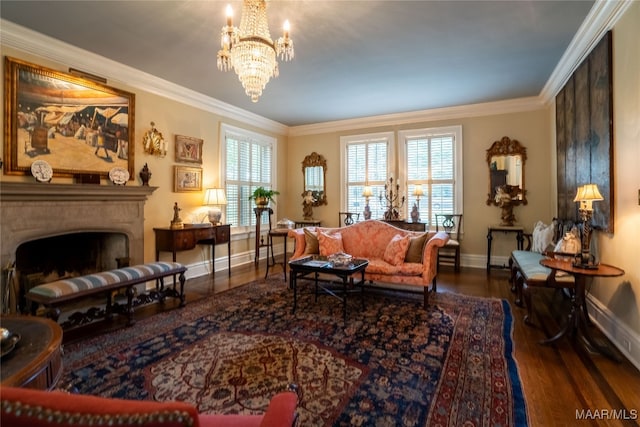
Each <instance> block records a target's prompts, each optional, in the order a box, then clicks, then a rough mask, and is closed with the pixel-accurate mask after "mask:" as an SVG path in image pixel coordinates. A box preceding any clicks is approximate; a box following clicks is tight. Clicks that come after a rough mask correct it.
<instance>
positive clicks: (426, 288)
mask: <svg viewBox="0 0 640 427" xmlns="http://www.w3.org/2000/svg"><path fill="white" fill-rule="evenodd" d="M428 306H429V287H428V286H425V287H424V309H425V310H426V309H427V307H428Z"/></svg>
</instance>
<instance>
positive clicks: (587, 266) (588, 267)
mask: <svg viewBox="0 0 640 427" xmlns="http://www.w3.org/2000/svg"><path fill="white" fill-rule="evenodd" d="M571 265H572V266H574V267H575V268H582V269H583V270H597V269H598V267H599V266H600V264H592V263H587V264H583V263H581V262H577V261H576V262H574V263H572V264H571Z"/></svg>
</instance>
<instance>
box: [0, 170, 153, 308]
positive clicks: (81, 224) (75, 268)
mask: <svg viewBox="0 0 640 427" xmlns="http://www.w3.org/2000/svg"><path fill="white" fill-rule="evenodd" d="M155 188H156V187H147V186H132V187H126V186H103V185H78V184H42V183H34V184H31V183H5V182H3V183H1V184H0V245H1V251H0V265H1V266H2V268H3V277H2V278H3V280H2V286H3V289H2V291H3V292H2V296H3V300H2V302H3V306H2V309H3V312H7V311H9V312H13V311H14V310H15V309H16V304H17V297H18V296H19V295H20V294H22V293H23V292H24V289H21V287H22V286H35V285H37V284H38V281H43V282H47V281H52V280H56V279H57V278H60V277H66V276H77V275H80V274H87V273H92V272H95V271H104V270H108V269H112V268H117V267H118V263H119V262H130V263H131V264H141V263H143V262H144V203H145V201H146V199H147V197H148V196H149V195H151V194H152V193H153V191H154V190H155ZM7 287H8V288H9V289H10V291H11V292H9V293H7V292H5V291H6V290H7ZM8 294H10V295H11V297H10V298H9V301H7V298H6V295H8Z"/></svg>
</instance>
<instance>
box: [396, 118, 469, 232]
mask: <svg viewBox="0 0 640 427" xmlns="http://www.w3.org/2000/svg"><path fill="white" fill-rule="evenodd" d="M398 139H399V141H400V143H399V146H398V149H399V150H398V151H399V153H398V157H399V161H398V163H399V165H401V171H400V172H401V174H400V182H405V183H406V187H405V190H406V193H405V194H407V213H408V212H410V211H411V208H412V207H413V205H414V203H417V204H418V207H419V212H420V219H421V221H422V222H428V223H429V224H431V225H433V224H435V214H437V213H462V127H461V126H452V127H445V128H431V129H416V130H407V131H400V132H398ZM418 186H421V187H422V191H423V195H422V196H421V197H420V199H419V202H418V200H417V198H416V196H414V195H413V194H414V190H415V189H416V188H417V187H418Z"/></svg>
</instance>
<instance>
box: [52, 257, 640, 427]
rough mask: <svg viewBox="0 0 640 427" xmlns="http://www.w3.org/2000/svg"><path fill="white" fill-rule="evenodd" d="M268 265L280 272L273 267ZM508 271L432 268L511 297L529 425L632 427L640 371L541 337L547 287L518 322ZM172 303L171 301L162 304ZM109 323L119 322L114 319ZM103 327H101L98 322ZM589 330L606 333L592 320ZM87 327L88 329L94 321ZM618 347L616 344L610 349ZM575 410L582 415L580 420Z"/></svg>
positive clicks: (206, 289)
mask: <svg viewBox="0 0 640 427" xmlns="http://www.w3.org/2000/svg"><path fill="white" fill-rule="evenodd" d="M274 271H278V272H279V271H280V267H275V269H274ZM264 273H265V271H264V263H261V264H260V266H259V267H255V266H253V264H251V265H249V266H242V267H237V268H234V269H233V270H232V275H231V278H229V277H228V275H227V272H226V271H221V272H217V273H216V275H215V278H214V279H213V280H212V279H211V277H210V276H209V277H199V278H196V279H191V280H189V281H188V282H187V285H186V288H187V302H189V301H194V300H196V299H199V298H203V297H207V296H209V295H211V294H212V293H218V292H223V291H225V290H228V289H230V288H234V287H236V286H240V285H243V284H245V283H247V282H250V281H252V280H255V279H260V278H262V277H264ZM508 279H509V275H508V272H507V271H506V270H492V272H491V274H490V275H487V274H486V272H485V270H482V269H470V268H462V271H461V272H460V273H457V274H456V273H454V272H453V268H450V267H443V268H442V270H441V272H440V273H439V275H438V292H456V293H460V294H465V295H474V296H480V297H495V298H503V299H506V300H507V301H509V302H510V303H511V308H512V313H513V317H514V326H513V340H514V347H515V358H516V360H517V363H518V369H519V372H520V378H521V381H522V386H523V389H524V393H525V397H526V401H527V405H528V415H529V424H530V425H531V426H576V425H578V426H638V425H640V421H639V418H640V371H638V369H636V368H635V367H634V366H633V365H632V364H631V363H630V362H629V361H628V360H626V359H624V357H623V356H622V355H620V356H621V357H622V359H623V360H622V362H615V361H613V360H610V359H608V358H606V357H604V356H601V355H597V354H592V353H590V352H589V351H588V350H586V349H585V347H584V346H583V345H582V342H581V340H579V339H574V340H572V339H570V338H563V339H561V340H560V341H558V342H556V343H554V344H551V345H542V344H540V343H539V342H540V341H541V340H543V339H546V338H548V337H551V336H553V335H554V334H555V332H556V331H557V330H558V329H559V327H560V325H561V324H562V322H563V321H564V317H563V316H562V313H565V311H564V310H565V309H566V308H567V304H568V301H566V300H564V298H563V297H562V295H561V294H560V293H557V292H555V291H554V290H551V289H536V291H537V292H536V294H535V295H534V298H533V299H534V304H535V307H536V309H537V314H538V315H537V317H535V318H534V322H535V324H536V325H537V326H536V327H531V326H527V325H525V324H524V322H523V317H524V314H525V310H524V309H523V308H520V307H517V306H516V305H515V304H514V303H513V301H514V297H513V294H512V293H511V291H510V285H509V283H508ZM165 309H171V304H169V305H165ZM159 310H161V308H160V305H158V304H151V305H149V306H147V307H144V308H142V309H139V310H138V311H137V312H136V317H137V318H142V317H145V316H151V315H153V314H155V313H157V312H158V311H159ZM111 326H112V327H119V325H117V324H112V325H111ZM104 330H105V331H106V329H104ZM592 332H593V335H594V336H595V337H596V338H598V339H601V340H606V338H605V337H604V335H602V333H600V331H599V330H598V329H597V328H596V327H594V328H593V331H592ZM87 333H88V334H89V335H90V336H94V335H95V333H96V329H95V328H91V329H90V330H89V331H87ZM85 336H87V335H86V334H85V333H84V332H82V330H79V331H70V332H69V333H68V334H65V342H70V341H77V340H82V339H83V338H84V337H85ZM616 352H617V350H616ZM578 413H581V414H582V415H583V417H586V418H587V419H578Z"/></svg>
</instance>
